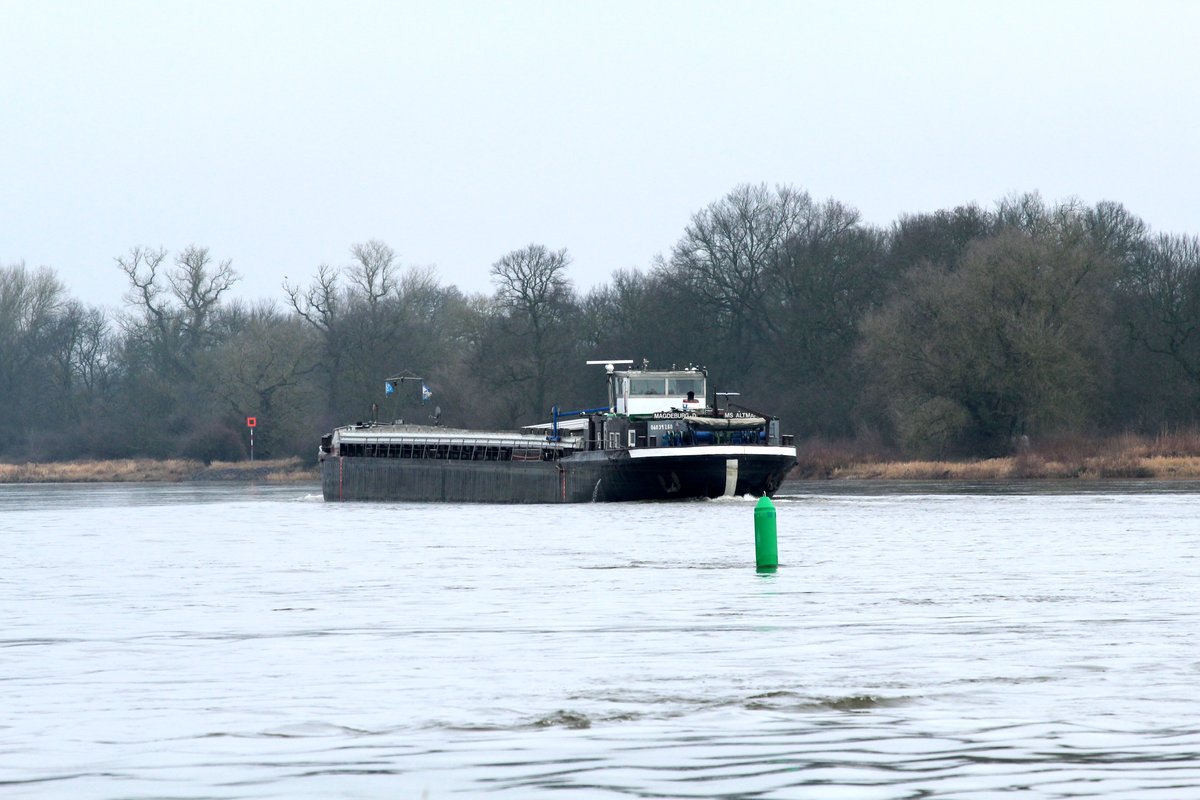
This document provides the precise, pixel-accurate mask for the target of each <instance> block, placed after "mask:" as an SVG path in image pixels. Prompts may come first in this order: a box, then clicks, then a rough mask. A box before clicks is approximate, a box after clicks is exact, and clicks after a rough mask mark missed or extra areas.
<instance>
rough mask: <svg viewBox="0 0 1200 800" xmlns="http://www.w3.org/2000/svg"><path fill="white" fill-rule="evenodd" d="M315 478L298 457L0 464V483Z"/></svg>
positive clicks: (294, 480)
mask: <svg viewBox="0 0 1200 800" xmlns="http://www.w3.org/2000/svg"><path fill="white" fill-rule="evenodd" d="M316 479H317V472H316V468H315V467H305V466H304V465H302V464H301V463H300V459H298V458H282V459H275V460H271V461H255V462H254V463H253V464H252V463H251V462H249V461H239V462H219V461H214V462H213V463H212V464H209V465H207V466H205V464H204V463H203V462H200V461H191V460H187V459H178V458H175V459H150V458H123V459H115V460H111V461H61V462H51V463H41V464H0V483H125V482H133V483H164V482H165V483H178V482H181V481H193V480H195V481H242V482H246V481H256V480H262V481H270V482H276V483H285V482H299V481H311V480H316Z"/></svg>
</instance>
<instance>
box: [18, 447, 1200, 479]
mask: <svg viewBox="0 0 1200 800" xmlns="http://www.w3.org/2000/svg"><path fill="white" fill-rule="evenodd" d="M799 456H800V458H799V463H798V464H797V466H796V468H795V469H793V470H792V472H791V473H790V474H789V475H788V477H789V478H792V479H799V480H897V481H937V480H947V481H1004V480H1037V479H1048V480H1070V479H1079V480H1096V479H1105V478H1126V479H1128V478H1140V479H1162V480H1189V479H1196V480H1200V455H1164V454H1137V453H1132V452H1122V453H1117V454H1112V453H1107V454H1106V453H1100V454H1082V455H1074V456H1069V457H1064V456H1062V455H1059V456H1058V457H1048V456H1046V455H1039V454H1034V453H1025V454H1022V455H1018V456H1011V457H1007V458H989V459H980V460H973V461H971V460H967V461H904V460H894V461H893V460H884V459H875V458H872V457H870V456H864V455H862V454H858V456H857V457H851V456H850V455H848V454H847V453H845V452H842V451H837V450H831V449H829V448H828V447H824V448H812V447H801V449H800V452H799ZM319 480H320V472H319V471H318V469H317V466H316V464H305V463H302V462H301V460H300V459H298V458H285V459H275V460H270V461H255V462H253V463H251V462H249V461H233V462H230V461H214V462H212V463H211V464H204V463H203V462H201V461H191V460H187V459H163V460H156V459H149V458H128V459H116V460H111V461H63V462H53V463H40V464H33V463H30V464H0V483H122V482H129V483H183V482H186V481H230V482H236V483H314V482H316V481H319Z"/></svg>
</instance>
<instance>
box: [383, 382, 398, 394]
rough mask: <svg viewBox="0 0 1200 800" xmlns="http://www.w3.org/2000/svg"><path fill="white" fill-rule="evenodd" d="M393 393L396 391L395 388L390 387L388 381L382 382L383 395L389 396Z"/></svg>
mask: <svg viewBox="0 0 1200 800" xmlns="http://www.w3.org/2000/svg"><path fill="white" fill-rule="evenodd" d="M394 391H396V387H395V386H392V384H391V382H390V381H384V382H383V393H384V394H391V393H392V392H394Z"/></svg>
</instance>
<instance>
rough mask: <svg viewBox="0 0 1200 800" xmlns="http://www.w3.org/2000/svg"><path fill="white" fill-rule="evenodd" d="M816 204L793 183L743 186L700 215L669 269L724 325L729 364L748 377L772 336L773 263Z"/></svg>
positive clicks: (717, 323)
mask: <svg viewBox="0 0 1200 800" xmlns="http://www.w3.org/2000/svg"><path fill="white" fill-rule="evenodd" d="M811 207H812V199H811V198H810V197H809V196H808V194H807V193H805V192H800V191H797V190H795V189H793V188H791V187H788V186H780V187H777V188H776V189H775V190H774V191H771V190H769V189H768V188H767V186H766V185H765V184H759V185H748V184H747V185H742V186H738V187H736V188H735V189H734V190H733V191H731V192H730V193H729V194H728V195H726V196H725V197H724V198H722V199H721V200H719V201H717V202H715V203H713V204H712V205H710V206H709V207H708V208H706V209H704V210H703V211H700V212H698V213H696V214H695V215H693V217H692V221H691V223H690V224H689V225H688V226H687V228H686V229H685V230H684V234H683V238H682V239H680V240H679V243H678V244H676V245H675V248H674V250H673V251H672V254H671V258H670V261H669V265H670V269H672V270H673V271H674V272H676V273H677V274H678V275H679V276H680V277H681V278H682V279H683V280H684V281H685V283H686V285H687V286H688V287H689V288H690V289H691V290H692V291H693V292H694V293H695V294H696V296H697V299H698V301H699V303H700V305H699V306H698V307H697V308H696V312H697V313H698V314H703V315H706V316H707V317H708V318H709V319H711V324H713V325H715V326H717V328H718V330H719V331H720V333H721V335H722V338H723V339H724V341H725V343H726V345H727V348H728V350H729V355H728V358H727V359H726V360H727V362H728V363H729V365H730V366H735V365H736V367H735V368H737V369H739V371H740V372H742V373H743V374H744V373H745V372H746V371H748V370H749V369H750V368H751V367H752V366H753V362H754V356H755V354H754V351H755V349H757V348H761V347H762V346H763V345H765V344H767V343H768V342H769V341H770V335H769V333H770V318H771V317H770V314H769V313H768V308H767V306H766V304H765V301H766V298H767V297H768V296H769V295H770V287H769V286H768V275H769V273H770V270H771V267H772V265H774V264H775V262H776V260H777V258H778V255H779V252H780V250H781V248H782V247H783V245H784V243H785V242H786V241H787V240H788V239H789V238H790V237H792V236H793V235H794V234H795V233H796V230H797V226H798V225H799V223H800V222H801V220H802V219H803V218H804V217H805V216H807V215H808V214H809V212H810V210H811Z"/></svg>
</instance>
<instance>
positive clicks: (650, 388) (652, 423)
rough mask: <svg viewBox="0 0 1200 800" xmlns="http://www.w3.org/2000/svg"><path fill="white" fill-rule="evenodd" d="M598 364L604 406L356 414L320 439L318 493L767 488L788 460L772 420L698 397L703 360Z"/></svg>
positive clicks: (377, 495) (645, 495) (475, 496)
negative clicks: (484, 418)
mask: <svg viewBox="0 0 1200 800" xmlns="http://www.w3.org/2000/svg"><path fill="white" fill-rule="evenodd" d="M588 363H589V364H595V363H600V364H604V367H605V373H606V378H607V384H608V405H607V406H605V407H602V408H593V409H586V410H582V411H571V412H559V411H558V409H557V407H556V408H555V409H553V410H552V419H551V421H550V422H548V423H543V424H541V425H532V426H529V427H526V428H523V429H522V430H521V431H520V432H512V433H507V432H500V431H472V430H459V429H451V428H443V427H438V426H428V425H409V424H403V423H382V424H381V423H376V422H365V423H358V424H355V425H348V426H345V427H341V428H337V429H335V430H334V431H333V432H331V433H329V434H327V435H326V436H324V437H322V439H321V448H320V453H319V459H320V464H321V491H322V494H323V495H324V497H325V499H326V500H331V501H337V500H388V501H425V502H459V503H472V502H477V503H584V502H615V501H628V500H678V499H686V498H698V497H720V496H722V495H746V494H749V495H755V496H761V495H768V496H769V495H773V494H774V493H775V491H776V490H777V489H778V488H779V484H780V483H781V482H782V481H783V478H784V476H785V475H786V474H787V472H788V470H790V469H791V468H792V467H793V466H794V465H795V463H796V448H795V446H794V445H793V443H792V437H790V436H785V435H782V434H781V433H780V427H779V420H778V418H776V417H768V416H765V415H763V414H759V413H756V412H753V411H750V410H747V409H743V408H740V407H737V406H734V405H732V404H727V407H726V408H724V409H720V408H718V403H717V396H716V395H714V396H713V399H712V402H711V403H709V401H708V375H707V372H706V371H705V370H704V369H702V368H695V367H689V368H687V369H682V370H677V369H670V370H651V369H647V368H643V369H618V368H617V365H624V364H630V363H632V362H630V361H610V362H588Z"/></svg>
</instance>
